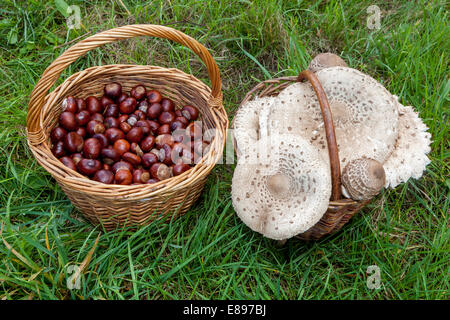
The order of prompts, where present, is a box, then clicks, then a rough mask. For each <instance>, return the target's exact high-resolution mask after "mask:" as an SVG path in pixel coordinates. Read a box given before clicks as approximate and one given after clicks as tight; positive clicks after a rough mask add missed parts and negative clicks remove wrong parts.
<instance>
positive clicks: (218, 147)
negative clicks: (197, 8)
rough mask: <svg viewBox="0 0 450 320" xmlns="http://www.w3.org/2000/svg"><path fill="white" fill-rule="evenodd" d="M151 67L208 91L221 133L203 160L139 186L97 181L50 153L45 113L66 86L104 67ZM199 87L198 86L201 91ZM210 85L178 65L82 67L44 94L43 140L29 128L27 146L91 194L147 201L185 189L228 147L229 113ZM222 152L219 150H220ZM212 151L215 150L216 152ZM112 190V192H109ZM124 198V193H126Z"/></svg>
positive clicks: (68, 181) (62, 176)
mask: <svg viewBox="0 0 450 320" xmlns="http://www.w3.org/2000/svg"><path fill="white" fill-rule="evenodd" d="M133 68H137V69H141V70H142V69H148V70H152V71H167V72H171V73H174V74H176V75H181V76H182V77H184V78H185V79H186V80H189V81H193V82H195V85H196V86H199V88H201V90H204V91H205V93H207V94H208V95H209V97H208V98H209V99H207V97H206V96H205V95H204V94H202V95H203V96H205V97H204V98H205V100H206V104H207V106H208V109H209V111H210V113H211V115H212V118H213V119H212V121H213V123H214V125H215V126H214V128H215V129H216V130H217V131H216V132H217V133H218V135H216V136H214V138H213V140H212V141H211V145H214V146H215V147H211V148H210V149H209V150H208V151H207V153H206V154H204V155H203V156H202V158H201V159H200V161H199V162H198V163H196V164H195V165H194V166H193V167H191V169H189V170H187V171H186V172H184V173H183V174H181V175H179V176H175V177H170V178H168V179H165V180H162V181H159V182H157V183H154V184H136V185H116V184H103V183H100V182H97V181H94V180H92V179H90V178H88V177H85V176H83V175H81V174H80V173H78V172H76V171H74V170H72V169H69V168H68V167H66V166H65V165H64V164H63V163H61V162H60V161H59V160H58V159H57V158H56V157H55V156H54V155H53V153H52V152H51V150H50V148H49V146H48V145H47V144H46V143H45V142H48V141H49V137H48V136H47V135H46V133H45V132H46V131H45V130H44V125H43V121H44V120H45V118H44V114H43V113H45V112H46V111H47V109H49V108H54V107H55V103H56V100H58V99H59V98H60V97H61V91H64V90H65V89H66V87H67V86H72V87H73V86H76V84H77V80H78V79H79V78H80V77H82V76H83V75H86V76H89V74H90V73H92V72H97V71H98V70H101V72H100V73H99V75H100V76H101V74H102V73H108V72H111V71H114V69H118V70H120V69H133ZM96 76H97V75H96ZM199 88H195V89H196V90H197V91H199ZM211 92H212V91H211V88H210V87H209V86H208V85H206V84H205V83H204V82H203V81H201V80H199V79H198V78H197V77H195V76H194V75H192V74H189V73H186V72H184V71H182V70H179V69H177V68H165V67H160V66H154V65H136V64H109V65H101V66H92V67H89V68H86V69H83V70H80V71H78V72H76V73H73V74H72V75H70V76H69V77H67V78H66V79H65V80H63V81H62V83H61V84H59V85H58V86H57V87H56V88H54V89H53V90H51V91H50V92H48V94H47V95H46V96H45V98H44V101H43V105H42V108H41V110H40V112H41V115H42V116H41V117H40V119H41V121H40V123H39V130H38V131H37V133H38V134H40V135H42V137H43V138H42V139H41V141H39V143H32V142H31V140H32V137H31V136H30V134H29V132H28V130H27V142H28V145H29V147H30V149H31V151H32V153H33V155H34V156H35V158H36V160H37V161H38V162H39V164H41V165H42V166H43V167H44V169H46V171H47V172H49V173H50V174H51V175H52V177H53V178H55V179H56V180H57V181H58V182H61V181H62V182H63V183H65V184H72V185H73V184H75V185H77V186H82V185H83V184H86V186H85V187H84V190H83V192H84V193H88V194H91V195H95V196H99V195H101V196H102V197H104V198H108V197H113V198H117V192H118V191H120V192H124V193H126V192H129V193H130V195H129V196H127V197H126V198H129V199H130V200H145V199H146V198H150V197H153V196H157V195H161V194H164V193H165V192H166V191H168V190H177V189H182V188H184V187H189V184H190V183H192V182H194V181H195V180H197V179H200V178H202V177H206V176H207V175H208V174H209V172H210V171H211V170H212V169H213V168H214V166H215V165H216V164H217V162H218V161H219V160H220V158H221V156H222V154H223V150H224V147H225V142H226V137H227V134H228V115H227V112H226V110H225V108H224V106H223V103H220V104H219V105H217V102H216V101H214V104H213V103H211V98H213V97H212V93H211ZM218 151H220V152H218ZM213 153H216V154H215V155H214V154H213ZM208 157H209V163H207V164H206V163H204V162H205V161H204V160H205V159H206V158H208ZM49 164H51V167H57V168H58V169H60V170H59V171H55V170H49ZM96 188H97V189H98V191H95V190H86V189H96ZM137 192H139V193H141V195H139V196H135V195H134V194H135V193H137ZM144 192H145V194H142V193H144ZM108 193H109V194H108ZM124 197H125V196H124Z"/></svg>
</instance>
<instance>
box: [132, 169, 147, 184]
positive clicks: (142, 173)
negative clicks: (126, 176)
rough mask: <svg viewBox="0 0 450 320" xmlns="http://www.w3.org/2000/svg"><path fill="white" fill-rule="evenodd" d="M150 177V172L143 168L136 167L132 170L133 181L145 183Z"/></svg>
mask: <svg viewBox="0 0 450 320" xmlns="http://www.w3.org/2000/svg"><path fill="white" fill-rule="evenodd" d="M149 179H150V173H149V172H148V171H146V170H143V169H136V170H134V171H133V182H134V183H147V181H148V180H149Z"/></svg>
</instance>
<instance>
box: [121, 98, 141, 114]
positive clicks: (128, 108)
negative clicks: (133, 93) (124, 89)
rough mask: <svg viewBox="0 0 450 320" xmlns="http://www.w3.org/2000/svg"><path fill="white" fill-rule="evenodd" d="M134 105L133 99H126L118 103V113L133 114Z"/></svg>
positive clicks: (134, 100)
mask: <svg viewBox="0 0 450 320" xmlns="http://www.w3.org/2000/svg"><path fill="white" fill-rule="evenodd" d="M136 104H137V102H136V99H135V98H133V97H128V98H126V99H125V100H123V101H122V102H121V103H120V105H119V109H120V112H121V113H126V114H130V113H133V111H134V110H136Z"/></svg>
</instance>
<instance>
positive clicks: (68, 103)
mask: <svg viewBox="0 0 450 320" xmlns="http://www.w3.org/2000/svg"><path fill="white" fill-rule="evenodd" d="M62 111H67V112H72V113H76V112H77V111H78V107H77V101H76V100H75V98H74V97H72V96H68V97H67V98H65V99H64V101H63V103H62Z"/></svg>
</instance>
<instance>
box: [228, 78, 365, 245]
mask: <svg viewBox="0 0 450 320" xmlns="http://www.w3.org/2000/svg"><path fill="white" fill-rule="evenodd" d="M303 80H309V81H310V82H311V85H312V87H313V89H314V91H315V92H316V95H317V98H318V100H319V105H320V108H321V112H322V117H323V120H324V127H325V132H326V137H327V147H328V154H329V157H330V168H331V181H332V192H331V199H330V202H329V204H328V209H327V211H326V212H325V214H324V215H323V216H322V218H321V219H320V220H319V222H317V223H316V224H315V225H314V226H313V227H311V228H310V229H309V230H307V231H306V232H304V233H301V234H298V235H297V236H295V237H296V238H298V239H301V240H319V239H320V238H322V237H323V236H325V235H329V234H332V233H334V232H336V231H338V230H340V229H341V228H342V227H343V226H344V225H345V224H346V223H347V222H348V221H349V220H350V219H351V218H352V217H353V216H354V215H355V214H356V213H357V212H358V211H359V210H360V209H362V208H363V207H364V206H365V205H366V204H368V203H369V202H370V200H365V201H356V200H352V199H346V198H343V197H342V194H341V175H340V165H339V163H340V162H339V153H338V147H337V143H336V135H335V132H334V124H333V117H332V114H331V110H330V107H329V103H328V99H327V97H326V94H325V91H324V90H323V88H322V86H321V84H320V82H319V80H318V78H317V77H316V76H315V74H314V73H313V72H311V71H309V70H305V71H303V72H301V73H300V75H299V76H297V77H294V76H292V77H281V78H276V79H270V80H266V81H263V82H260V83H259V84H257V85H256V86H255V87H254V88H253V89H252V90H250V91H249V92H248V93H247V94H246V96H245V97H244V99H243V100H242V102H241V106H242V105H243V104H245V103H246V102H248V101H250V100H252V99H254V98H256V97H266V96H277V95H278V94H279V93H280V91H282V90H283V89H285V88H286V87H287V86H289V85H290V84H292V83H293V82H296V81H303ZM232 127H233V125H232ZM233 144H234V145H235V148H236V141H233Z"/></svg>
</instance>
